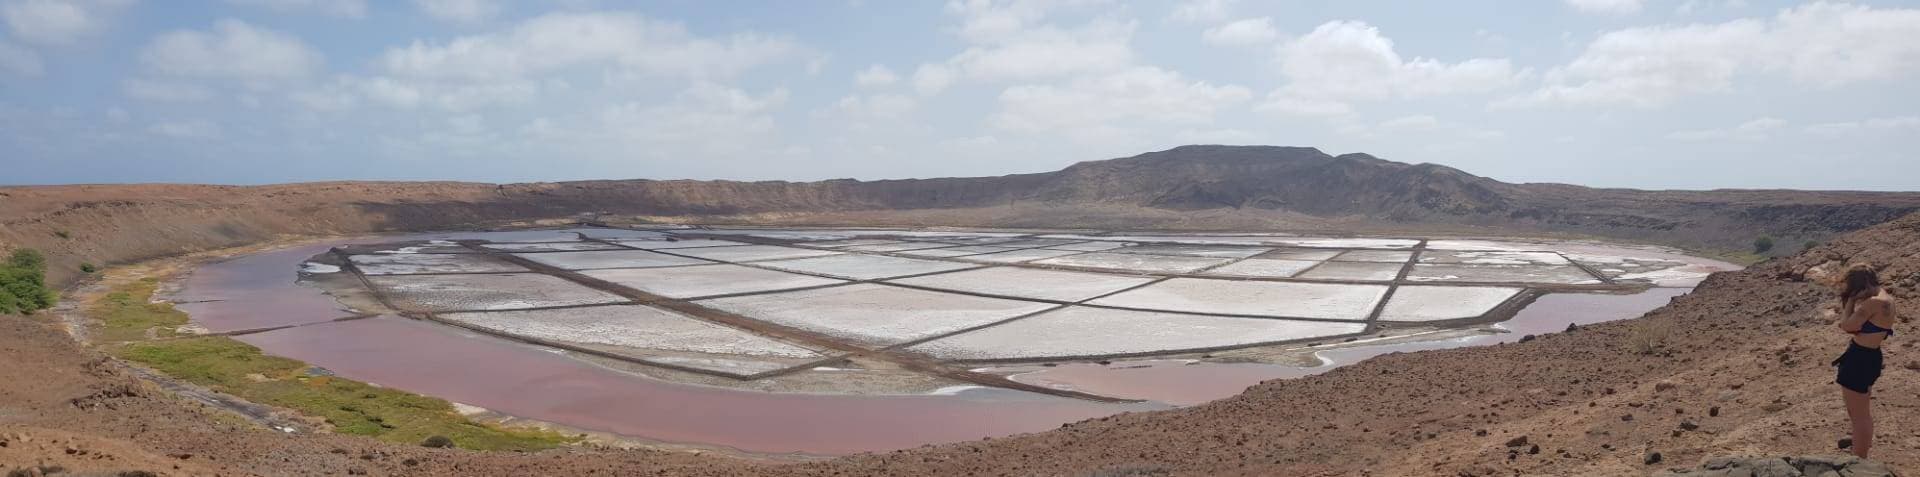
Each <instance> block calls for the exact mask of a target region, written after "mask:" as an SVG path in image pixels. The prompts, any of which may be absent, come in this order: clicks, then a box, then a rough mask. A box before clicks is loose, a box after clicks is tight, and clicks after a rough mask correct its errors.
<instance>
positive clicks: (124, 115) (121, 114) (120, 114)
mask: <svg viewBox="0 0 1920 477" xmlns="http://www.w3.org/2000/svg"><path fill="white" fill-rule="evenodd" d="M106 116H107V120H108V121H113V122H116V123H124V122H127V121H129V120H132V119H133V115H132V114H130V113H128V112H127V110H125V109H120V108H117V107H115V108H107V112H106Z"/></svg>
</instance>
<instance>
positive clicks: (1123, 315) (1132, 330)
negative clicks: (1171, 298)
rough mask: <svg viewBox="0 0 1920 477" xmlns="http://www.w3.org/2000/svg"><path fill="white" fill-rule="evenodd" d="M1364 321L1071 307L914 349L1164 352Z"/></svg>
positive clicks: (984, 353) (967, 356)
mask: <svg viewBox="0 0 1920 477" xmlns="http://www.w3.org/2000/svg"><path fill="white" fill-rule="evenodd" d="M1366 328H1367V325H1366V324H1365V323H1333V322H1323V321H1298V320H1279V319H1269V318H1231V317H1221V316H1200V315H1184V314H1173V313H1156V312H1147V311H1132V310H1110V309H1102V308H1086V307H1072V308H1067V309H1064V310H1059V311H1052V312H1047V313H1043V314H1040V315H1038V316H1033V317H1029V318H1024V319H1021V320H1017V321H1013V322H1009V323H1007V324H1003V325H998V326H993V327H989V328H984V329H980V330H975V331H970V332H967V333H962V334H959V335H954V336H951V337H946V338H941V339H937V340H933V341H929V342H926V343H921V344H918V345H914V346H913V347H911V348H908V350H909V351H914V352H918V353H923V354H928V355H932V356H934V357H936V358H941V359H954V360H985V359H1022V358H1062V357H1093V356H1101V355H1115V354H1140V353H1164V352H1170V351H1179V350H1192V349H1208V348H1226V347H1236V346H1247V345H1254V344H1260V343H1273V342H1284V341H1298V340H1307V339H1314V338H1324V337H1328V336H1338V335H1347V334H1355V333H1359V332H1361V331H1364V330H1366Z"/></svg>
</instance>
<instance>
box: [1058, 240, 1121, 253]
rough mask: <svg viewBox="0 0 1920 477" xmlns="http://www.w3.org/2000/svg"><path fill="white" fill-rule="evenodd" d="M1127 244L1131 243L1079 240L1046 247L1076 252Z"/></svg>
mask: <svg viewBox="0 0 1920 477" xmlns="http://www.w3.org/2000/svg"><path fill="white" fill-rule="evenodd" d="M1129 245H1132V244H1130V243H1127V242H1079V243H1069V244H1064V245H1054V246H1051V247H1047V248H1048V249H1052V250H1073V251H1076V252H1098V251H1101V250H1113V249H1116V248H1120V247H1125V246H1129Z"/></svg>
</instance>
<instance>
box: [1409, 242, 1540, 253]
mask: <svg viewBox="0 0 1920 477" xmlns="http://www.w3.org/2000/svg"><path fill="white" fill-rule="evenodd" d="M1551 249H1553V246H1552V245H1549V244H1545V243H1540V242H1515V241H1506V240H1470V239H1454V240H1429V241H1427V250H1464V251H1482V252H1500V251H1510V252H1518V251H1526V250H1536V251H1538V250H1551Z"/></svg>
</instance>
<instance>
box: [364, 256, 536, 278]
mask: <svg viewBox="0 0 1920 477" xmlns="http://www.w3.org/2000/svg"><path fill="white" fill-rule="evenodd" d="M347 259H348V260H351V261H353V265H354V266H355V267H358V268H359V269H360V273H363V274H367V275H398V274H418V273H493V272H524V271H527V269H526V267H522V266H519V265H514V264H512V263H507V262H506V261H503V260H500V259H497V258H493V257H488V256H486V255H480V254H472V253H405V254H369V255H352V256H349V257H347Z"/></svg>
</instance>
